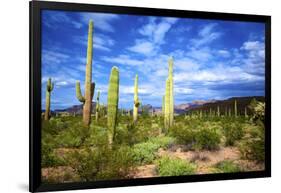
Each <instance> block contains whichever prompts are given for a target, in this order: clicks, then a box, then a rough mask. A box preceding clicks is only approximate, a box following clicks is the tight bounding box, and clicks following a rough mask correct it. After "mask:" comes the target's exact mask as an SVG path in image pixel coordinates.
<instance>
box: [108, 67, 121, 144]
mask: <svg viewBox="0 0 281 193" xmlns="http://www.w3.org/2000/svg"><path fill="white" fill-rule="evenodd" d="M118 99H119V70H118V68H117V67H115V66H114V67H113V68H112V69H111V73H110V78H109V86H108V98H107V126H108V143H109V145H110V147H111V145H112V143H113V140H114V136H115V130H116V124H117V113H118Z"/></svg>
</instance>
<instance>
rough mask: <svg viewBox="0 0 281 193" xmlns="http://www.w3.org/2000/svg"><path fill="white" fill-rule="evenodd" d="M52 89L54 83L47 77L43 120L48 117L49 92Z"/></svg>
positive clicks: (49, 105)
mask: <svg viewBox="0 0 281 193" xmlns="http://www.w3.org/2000/svg"><path fill="white" fill-rule="evenodd" d="M53 89H54V83H52V80H51V78H49V79H48V82H47V86H46V109H45V120H46V121H47V120H49V119H50V107H51V92H52V90H53Z"/></svg>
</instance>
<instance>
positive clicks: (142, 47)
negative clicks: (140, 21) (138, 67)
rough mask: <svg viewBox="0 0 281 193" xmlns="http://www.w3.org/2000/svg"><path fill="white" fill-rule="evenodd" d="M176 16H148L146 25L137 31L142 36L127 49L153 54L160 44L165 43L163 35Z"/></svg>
mask: <svg viewBox="0 0 281 193" xmlns="http://www.w3.org/2000/svg"><path fill="white" fill-rule="evenodd" d="M177 20H178V19H176V18H161V19H159V18H156V17H150V18H149V21H148V23H147V24H146V25H144V26H142V27H141V28H140V29H139V30H138V32H139V34H141V35H142V36H143V38H140V39H137V40H136V41H135V45H133V46H131V47H128V48H127V49H128V50H130V51H132V52H135V53H140V54H144V55H150V56H151V55H155V54H156V53H157V51H158V50H159V48H160V45H161V44H164V43H165V36H166V34H167V32H168V31H169V30H170V29H171V27H172V25H173V24H175V23H176V22H177Z"/></svg>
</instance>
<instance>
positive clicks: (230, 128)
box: [223, 123, 244, 146]
mask: <svg viewBox="0 0 281 193" xmlns="http://www.w3.org/2000/svg"><path fill="white" fill-rule="evenodd" d="M223 133H224V136H225V145H226V146H232V145H234V143H235V142H236V141H237V140H240V139H241V138H242V137H243V135H244V132H243V128H242V125H241V124H239V123H229V124H224V125H223Z"/></svg>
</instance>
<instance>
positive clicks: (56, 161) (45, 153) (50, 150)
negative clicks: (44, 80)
mask: <svg viewBox="0 0 281 193" xmlns="http://www.w3.org/2000/svg"><path fill="white" fill-rule="evenodd" d="M41 156H42V157H41V167H42V168H45V167H56V166H60V165H64V164H65V162H64V160H63V159H62V158H60V157H58V156H57V155H55V154H54V147H53V145H52V144H50V143H47V142H46V141H42V146H41Z"/></svg>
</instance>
